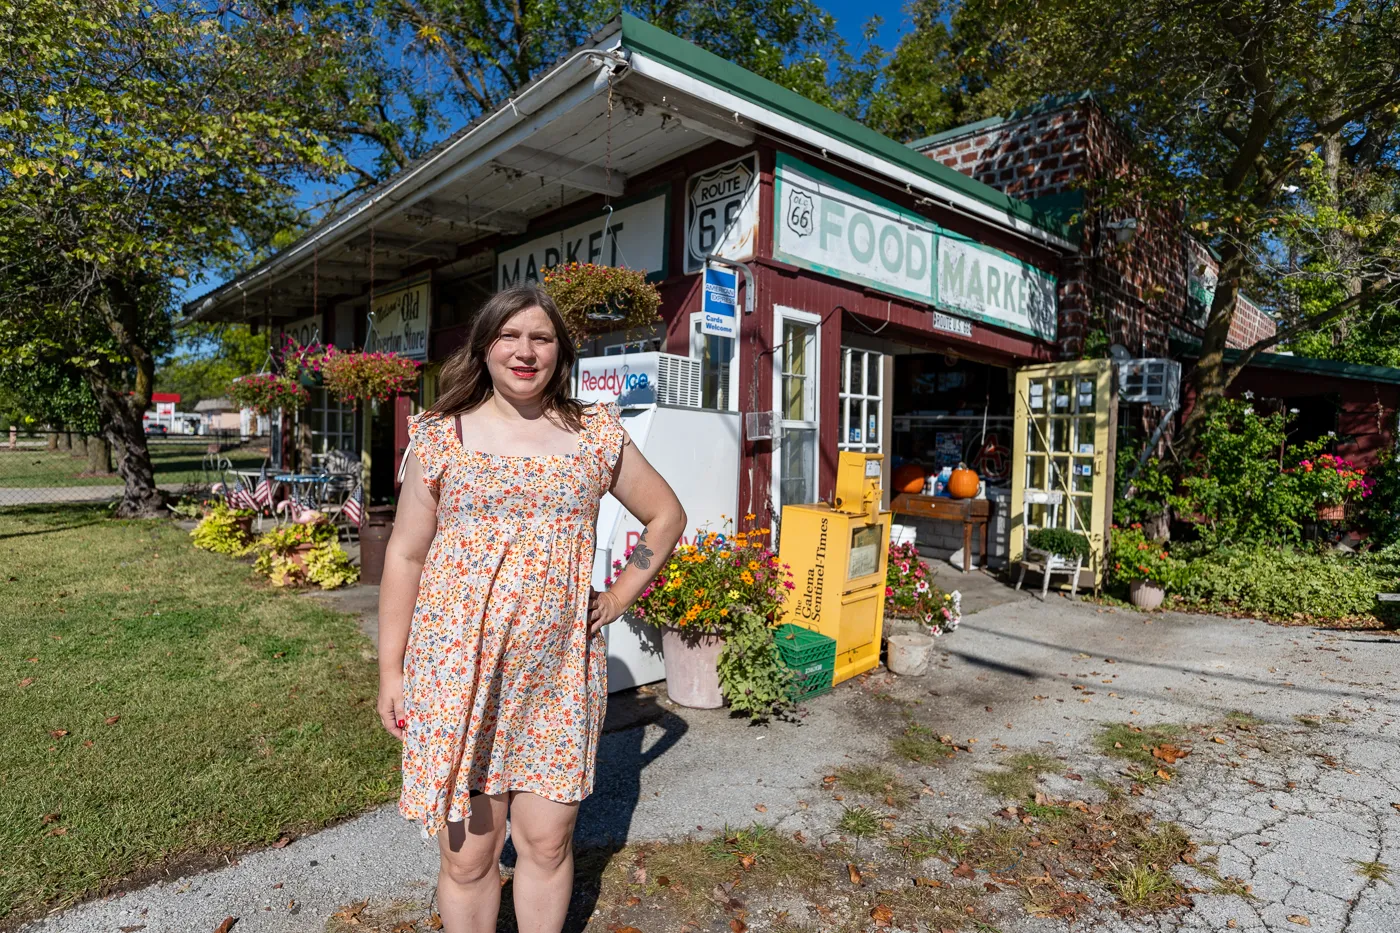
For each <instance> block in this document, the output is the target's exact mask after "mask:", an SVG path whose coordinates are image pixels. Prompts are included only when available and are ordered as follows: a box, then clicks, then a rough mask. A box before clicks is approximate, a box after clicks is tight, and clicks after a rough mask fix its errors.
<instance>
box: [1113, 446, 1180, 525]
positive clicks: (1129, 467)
mask: <svg viewBox="0 0 1400 933" xmlns="http://www.w3.org/2000/svg"><path fill="white" fill-rule="evenodd" d="M1137 458H1138V447H1137V446H1136V445H1134V444H1123V445H1121V446H1119V448H1118V456H1117V464H1116V468H1115V472H1114V474H1113V476H1114V482H1113V521H1114V524H1117V525H1122V526H1124V527H1127V526H1128V525H1131V524H1133V523H1134V522H1144V521H1147V520H1148V519H1151V518H1155V517H1157V516H1158V515H1161V514H1162V513H1163V512H1165V511H1167V507H1168V501H1167V500H1168V499H1169V498H1170V496H1171V494H1172V490H1173V486H1174V481H1173V479H1172V471H1171V470H1169V469H1167V468H1166V467H1165V465H1164V464H1163V463H1162V461H1161V460H1159V459H1157V458H1156V457H1148V458H1147V462H1145V463H1144V464H1143V465H1142V469H1141V470H1139V471H1138V474H1137V477H1136V478H1134V480H1133V482H1132V485H1131V489H1132V492H1133V497H1132V498H1131V499H1129V498H1126V496H1127V495H1128V489H1129V488H1130V487H1129V484H1128V477H1129V476H1131V475H1132V472H1133V467H1135V466H1137Z"/></svg>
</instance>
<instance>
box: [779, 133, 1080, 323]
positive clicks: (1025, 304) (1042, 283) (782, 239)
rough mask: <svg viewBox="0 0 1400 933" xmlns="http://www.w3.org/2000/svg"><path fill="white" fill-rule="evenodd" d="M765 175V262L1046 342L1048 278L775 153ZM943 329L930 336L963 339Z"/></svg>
mask: <svg viewBox="0 0 1400 933" xmlns="http://www.w3.org/2000/svg"><path fill="white" fill-rule="evenodd" d="M774 174H775V196H774V209H775V216H774V218H773V255H774V258H777V259H780V260H783V261H784V262H790V263H792V264H793V265H795V266H801V267H803V268H805V269H811V270H813V271H815V272H821V273H823V274H825V275H830V276H834V277H835V278H838V279H841V280H843V281H846V282H854V283H857V284H859V285H864V286H868V287H870V288H873V289H877V290H879V291H882V292H886V293H888V294H893V295H902V296H904V297H906V298H912V299H914V300H916V301H920V302H924V303H926V304H929V305H933V306H935V307H937V308H939V309H942V310H943V311H945V312H952V313H953V314H956V315H959V316H961V317H964V318H972V319H975V320H980V321H985V322H986V323H988V324H995V325H997V326H998V327H1006V328H1010V329H1011V330H1017V331H1020V332H1022V333H1025V334H1031V335H1032V336H1036V337H1041V338H1043V339H1045V340H1054V339H1055V326H1056V297H1055V278H1054V276H1052V275H1049V274H1047V273H1045V272H1042V271H1040V270H1039V269H1036V268H1035V267H1033V266H1029V265H1027V264H1025V263H1023V262H1021V261H1020V260H1018V259H1015V258H1013V257H1011V256H1008V255H1007V254H1005V253H1003V252H1001V251H1000V250H996V249H992V248H991V247H988V246H983V245H981V244H980V243H973V242H970V241H968V240H965V239H962V238H959V237H955V236H953V235H951V234H949V233H948V232H946V231H944V230H940V229H939V228H938V227H937V226H936V225H934V224H933V223H931V222H930V221H929V220H928V219H927V218H925V217H921V216H919V215H917V214H914V213H911V212H909V211H906V210H905V209H903V208H901V207H900V206H899V205H897V204H895V203H894V202H893V201H888V200H885V199H884V198H881V197H879V196H878V195H875V194H872V193H871V192H868V191H865V190H864V189H862V188H859V187H857V186H855V185H852V184H850V183H849V182H846V181H843V180H841V179H839V178H836V177H835V176H833V175H830V174H828V173H827V172H823V171H822V170H821V169H818V168H813V167H812V166H810V165H807V164H806V163H804V162H801V161H799V160H798V159H794V158H792V157H791V156H788V155H787V154H785V153H778V157H777V166H776V170H775V173H774ZM942 317H943V318H944V319H947V318H948V317H949V316H948V315H947V314H944V315H943V316H942ZM944 323H945V325H946V326H943V327H941V328H939V329H941V330H949V331H952V332H954V333H960V334H961V333H965V332H964V330H963V328H962V327H960V326H958V325H954V324H951V323H950V322H949V321H948V320H945V321H944ZM968 330H969V331H970V328H969V329H968Z"/></svg>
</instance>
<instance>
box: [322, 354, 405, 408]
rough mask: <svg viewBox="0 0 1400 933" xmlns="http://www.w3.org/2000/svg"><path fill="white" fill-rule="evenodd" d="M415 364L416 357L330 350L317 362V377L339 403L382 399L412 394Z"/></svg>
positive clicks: (378, 400) (356, 402) (380, 400)
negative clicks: (320, 378) (318, 365)
mask: <svg viewBox="0 0 1400 933" xmlns="http://www.w3.org/2000/svg"><path fill="white" fill-rule="evenodd" d="M418 367H419V363H418V361H417V360H410V359H408V358H407V357H403V356H399V355H398V354H397V353H369V352H358V351H357V352H349V353H334V354H331V355H329V356H327V357H326V358H325V360H324V362H323V363H322V364H321V376H322V378H323V379H324V380H325V384H326V389H327V391H329V392H330V393H331V394H332V395H334V396H335V397H336V398H338V399H340V400H341V401H342V402H347V403H351V404H358V403H360V402H382V401H386V400H388V399H391V398H393V397H394V396H396V395H408V394H410V393H412V392H413V390H414V388H415V387H416V386H417V385H418Z"/></svg>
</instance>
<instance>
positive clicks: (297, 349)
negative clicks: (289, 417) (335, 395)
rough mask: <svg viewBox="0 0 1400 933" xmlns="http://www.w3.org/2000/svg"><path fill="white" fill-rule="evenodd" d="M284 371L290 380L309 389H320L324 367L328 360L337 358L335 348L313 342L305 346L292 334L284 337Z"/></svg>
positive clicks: (282, 354)
mask: <svg viewBox="0 0 1400 933" xmlns="http://www.w3.org/2000/svg"><path fill="white" fill-rule="evenodd" d="M281 356H282V371H283V372H284V373H286V374H287V377H288V378H291V379H295V380H296V381H297V383H298V384H299V385H301V386H304V387H305V388H308V389H315V388H319V387H320V386H321V384H322V382H323V381H324V380H323V375H322V367H323V366H324V365H325V362H326V360H327V359H329V358H330V357H332V356H335V347H333V346H331V345H329V344H324V343H320V342H319V341H315V340H313V341H312V342H311V343H308V344H306V345H305V346H303V345H302V344H299V343H297V342H296V339H295V338H294V337H292V335H291V334H283V335H282V350H281Z"/></svg>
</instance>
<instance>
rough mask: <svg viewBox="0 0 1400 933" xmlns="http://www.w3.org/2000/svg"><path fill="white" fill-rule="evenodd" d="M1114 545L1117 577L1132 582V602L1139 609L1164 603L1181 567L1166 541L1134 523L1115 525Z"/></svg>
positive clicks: (1114, 569) (1122, 581)
mask: <svg viewBox="0 0 1400 933" xmlns="http://www.w3.org/2000/svg"><path fill="white" fill-rule="evenodd" d="M1111 546H1112V549H1113V556H1112V560H1113V563H1112V568H1113V569H1112V574H1113V578H1114V579H1115V580H1117V581H1119V582H1120V583H1126V584H1127V585H1128V601H1129V602H1131V603H1132V604H1133V605H1134V606H1137V607H1138V608H1139V609H1156V608H1157V607H1158V606H1160V605H1162V600H1163V599H1164V598H1165V597H1166V591H1167V587H1168V586H1169V585H1170V584H1171V581H1172V579H1173V577H1174V575H1175V573H1176V568H1177V561H1176V559H1175V558H1173V557H1172V556H1171V554H1170V553H1169V552H1168V551H1167V544H1166V542H1165V541H1153V540H1149V539H1148V538H1147V536H1146V535H1144V534H1143V533H1142V524H1141V523H1140V522H1134V523H1133V524H1132V525H1129V526H1128V527H1127V528H1119V527H1117V526H1114V528H1113V535H1112V538H1111Z"/></svg>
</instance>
